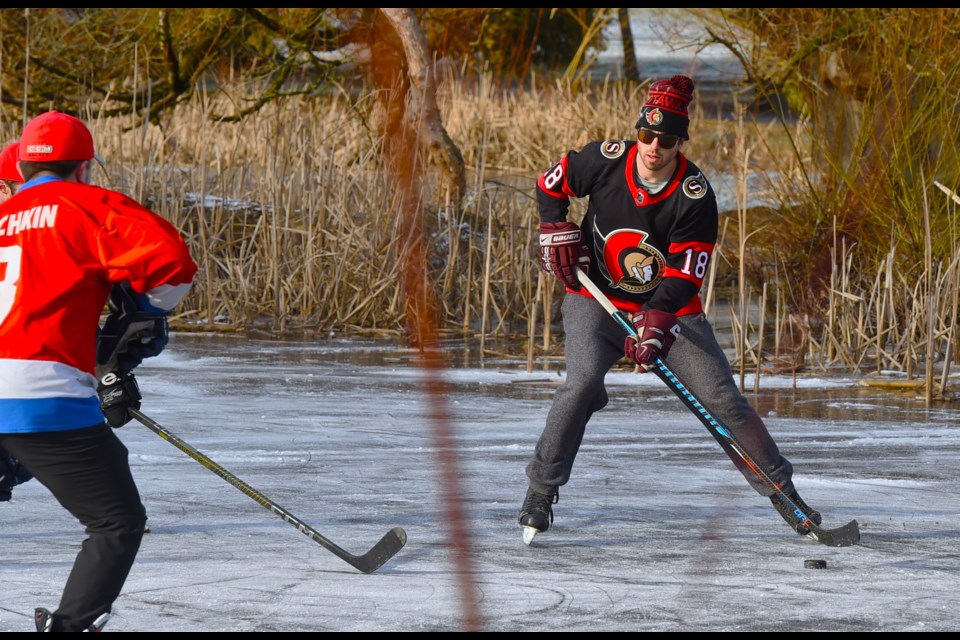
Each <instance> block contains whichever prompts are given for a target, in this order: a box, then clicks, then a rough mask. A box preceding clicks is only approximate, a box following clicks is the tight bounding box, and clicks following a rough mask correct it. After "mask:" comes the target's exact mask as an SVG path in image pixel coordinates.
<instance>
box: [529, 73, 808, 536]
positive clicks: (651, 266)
mask: <svg viewBox="0 0 960 640" xmlns="http://www.w3.org/2000/svg"><path fill="white" fill-rule="evenodd" d="M693 91H694V83H693V81H692V80H691V79H690V78H688V77H686V76H682V75H676V76H673V77H671V78H669V79H664V80H658V81H656V82H654V83H653V84H652V85H651V86H650V90H649V95H648V97H647V100H646V102H645V103H644V105H643V106H642V107H641V109H640V115H639V118H638V119H637V123H636V130H637V136H636V140H604V141H596V142H592V143H590V144H587V145H586V146H585V147H583V148H582V149H581V150H579V151H570V152H568V153H566V154H565V155H564V156H563V157H562V158H561V159H560V161H559V162H558V163H557V164H555V165H554V166H552V167H551V168H549V169H547V170H546V171H545V172H544V173H543V174H542V175H541V176H540V178H539V180H538V181H537V203H538V206H539V211H540V266H541V267H542V268H543V269H544V270H545V271H547V272H548V273H551V274H553V275H555V276H556V277H558V278H559V279H560V280H561V281H562V282H563V283H564V285H565V287H566V295H565V297H564V299H563V303H562V307H561V311H562V314H563V330H564V334H565V343H564V349H565V361H566V380H565V381H564V383H563V384H562V385H561V386H560V388H559V389H558V390H557V392H556V394H555V396H554V399H553V404H552V405H551V407H550V410H549V412H548V414H547V420H546V425H545V427H544V429H543V432H542V433H541V435H540V438H539V440H538V442H537V445H536V448H535V449H534V453H533V457H532V459H531V460H530V461H529V463H528V464H527V466H526V475H527V477H528V479H529V487H528V489H527V494H526V497H525V498H524V501H523V505H522V507H521V509H520V515H519V523H520V526H521V527H522V528H523V534H524V542H526V543H527V544H530V543H531V542H532V541H533V538H534V536H535V535H536V534H537V533H541V532H543V531H547V530H548V529H549V528H550V525H551V524H552V522H553V505H554V504H556V503H557V502H558V500H559V489H560V487H561V486H563V485H565V484H566V483H567V482H568V481H569V480H570V473H571V470H572V468H573V462H574V459H575V458H576V456H577V451H578V450H579V448H580V444H581V442H582V440H583V437H584V432H585V430H586V426H587V422H588V421H589V420H590V417H591V416H592V415H593V414H594V413H595V412H596V411H599V410H600V409H602V408H603V407H604V406H606V404H607V401H608V397H607V392H606V389H605V387H604V377H605V376H606V374H607V372H608V371H609V370H610V369H611V368H612V367H613V365H615V364H616V363H617V362H618V361H619V360H620V359H621V358H624V357H626V358H627V359H628V360H630V361H632V362H634V363H636V364H637V365H639V366H640V367H641V368H643V367H647V366H651V365H652V364H653V363H654V362H655V361H656V360H657V359H658V358H661V359H663V361H664V362H666V363H668V364H669V366H670V368H671V369H672V370H673V371H674V372H676V374H677V375H678V376H679V377H680V379H682V380H683V381H684V382H685V383H686V385H687V387H688V388H689V389H690V391H691V392H692V393H693V395H694V396H696V397H697V398H699V399H700V400H701V401H702V402H703V404H704V405H705V406H708V407H710V408H711V410H712V411H713V413H714V415H715V416H716V417H717V418H718V419H719V420H721V421H722V423H723V424H725V425H727V426H728V428H730V430H731V431H733V432H734V435H735V437H736V439H737V440H738V441H739V442H740V443H741V444H742V445H743V446H744V447H745V448H746V449H747V451H748V453H749V455H750V457H751V458H752V460H753V461H755V462H756V463H757V464H759V465H760V466H761V467H762V469H763V471H764V472H765V473H766V474H767V475H768V476H769V477H770V478H771V479H773V480H774V481H775V482H776V483H777V485H778V486H779V487H780V488H781V489H782V490H783V493H784V494H785V495H787V496H789V498H790V499H791V500H793V502H794V503H795V504H796V505H797V506H798V507H800V508H801V509H802V510H804V511H805V512H806V513H807V514H809V516H810V520H811V521H812V522H814V523H815V524H817V525H819V524H820V521H821V518H820V514H819V513H817V512H816V511H813V510H812V509H810V508H809V507H808V506H807V504H806V503H805V502H804V501H803V500H802V499H801V498H800V496H799V495H798V494H797V492H796V489H795V487H794V486H793V467H792V465H791V464H790V462H789V461H788V460H787V459H786V458H785V457H783V456H782V455H781V454H780V450H779V448H778V447H777V444H776V442H774V440H773V438H772V437H771V436H770V433H769V432H768V431H767V427H766V425H765V424H764V423H763V420H762V419H761V418H760V416H759V415H758V414H757V412H756V411H755V410H754V409H753V408H752V407H751V405H750V404H749V402H748V401H747V399H746V398H745V397H744V396H743V394H742V393H740V390H739V388H738V387H737V385H736V383H735V381H734V379H733V373H732V370H731V367H730V363H729V361H728V360H727V358H726V355H725V354H724V352H723V350H722V349H721V347H720V346H719V345H718V344H717V340H716V338H715V336H714V333H713V329H712V327H711V326H710V324H709V322H708V321H707V318H706V316H705V314H704V312H703V305H702V302H701V299H700V288H701V286H702V285H703V279H704V277H705V276H706V274H707V269H708V267H709V264H710V259H711V257H712V255H713V250H714V245H715V244H716V242H717V228H718V224H717V219H718V212H717V199H716V195H715V193H714V191H713V188H712V187H711V185H710V182H709V181H708V180H707V178H706V177H705V176H704V175H703V172H702V171H701V170H700V168H699V167H697V165H696V164H694V163H693V162H692V161H691V160H690V159H688V158H687V157H686V156H685V155H683V143H684V141H686V140H688V139H689V136H688V126H689V122H690V121H689V115H688V110H687V107H688V105H689V103H690V101H691V100H692V98H693ZM571 198H589V200H588V204H587V210H586V213H585V215H584V217H583V220H582V221H581V223H580V224H577V223H576V222H574V221H573V220H570V219H568V215H567V214H568V209H569V206H570V199H571ZM578 268H579V269H581V270H582V271H584V272H586V273H587V274H588V275H589V277H590V280H592V281H593V282H594V283H595V284H596V285H597V286H598V288H599V289H600V291H602V292H603V293H604V294H605V295H606V296H607V297H608V298H609V299H610V300H611V301H613V303H614V304H615V305H616V307H617V308H618V309H621V310H623V311H625V312H627V313H629V314H631V315H632V321H633V325H634V327H635V328H636V331H637V336H638V337H636V338H635V337H633V336H629V337H627V338H626V340H625V339H624V332H623V329H622V327H620V326H619V325H618V324H617V323H616V322H615V321H614V320H613V319H612V318H611V316H610V315H609V314H608V313H607V311H605V310H604V308H603V307H602V306H601V305H600V304H599V303H598V302H597V301H596V300H594V299H593V297H592V296H591V295H590V293H589V292H588V291H587V290H586V289H584V288H581V286H580V282H579V281H578V278H577V273H576V270H577V269H578ZM725 448H726V447H725ZM727 454H728V455H729V456H730V458H731V460H733V462H734V464H735V465H737V467H738V468H739V469H740V471H741V472H742V473H743V475H744V477H745V478H746V479H747V481H748V482H749V483H750V485H751V486H753V488H754V489H755V490H756V491H757V492H758V493H760V494H761V495H764V496H767V497H770V499H771V501H772V502H773V504H774V506H775V507H776V508H777V511H778V512H779V513H780V514H781V515H782V516H783V518H784V519H785V520H786V521H787V522H788V523H792V522H793V521H794V520H795V519H796V518H795V516H794V515H793V508H792V507H791V506H790V505H789V504H787V503H786V502H784V501H783V500H782V498H781V497H780V494H779V493H774V492H773V489H772V488H771V487H770V486H768V485H767V484H765V483H764V482H763V481H762V480H761V478H760V477H759V476H758V475H757V474H756V473H754V472H753V471H751V470H749V469H748V468H747V466H746V464H745V463H744V460H743V458H742V457H740V456H739V455H737V454H735V453H734V452H732V451H730V450H729V449H727ZM771 494H772V495H771ZM797 532H798V533H801V534H805V533H807V531H805V530H804V528H803V527H802V526H798V527H797Z"/></svg>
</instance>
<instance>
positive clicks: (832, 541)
mask: <svg viewBox="0 0 960 640" xmlns="http://www.w3.org/2000/svg"><path fill="white" fill-rule="evenodd" d="M807 537H808V538H812V539H814V540H816V541H817V542H819V543H820V544H825V545H827V546H828V547H852V546H853V545H855V544H858V543H859V542H860V524H859V523H858V522H857V521H856V520H851V521H850V522H848V523H847V524H845V525H843V526H842V527H837V528H836V529H822V528H820V527H818V526H816V525H813V526H812V527H810V531H809V532H808V533H807Z"/></svg>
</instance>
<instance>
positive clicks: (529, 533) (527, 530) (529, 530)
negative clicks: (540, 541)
mask: <svg viewBox="0 0 960 640" xmlns="http://www.w3.org/2000/svg"><path fill="white" fill-rule="evenodd" d="M538 533H540V530H539V529H535V528H533V527H523V543H524V544H526V545H529V544H530V543H531V542H533V539H534V538H535V537H536V536H537V534H538Z"/></svg>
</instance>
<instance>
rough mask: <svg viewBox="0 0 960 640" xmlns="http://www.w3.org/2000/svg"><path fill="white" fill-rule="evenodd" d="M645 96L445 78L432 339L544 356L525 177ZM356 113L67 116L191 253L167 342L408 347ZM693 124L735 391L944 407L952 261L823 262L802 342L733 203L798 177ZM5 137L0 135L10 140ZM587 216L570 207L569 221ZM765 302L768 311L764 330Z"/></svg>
mask: <svg viewBox="0 0 960 640" xmlns="http://www.w3.org/2000/svg"><path fill="white" fill-rule="evenodd" d="M641 97H642V92H641V91H640V88H639V87H637V86H636V85H633V84H630V83H613V82H608V83H600V84H596V85H593V86H592V87H591V88H590V89H589V90H582V89H578V90H574V89H573V88H571V87H570V86H565V85H563V84H559V83H558V84H556V85H553V86H548V87H539V88H533V87H530V88H526V89H514V90H511V91H503V90H500V89H498V88H497V87H495V86H494V84H493V83H490V82H488V81H485V79H484V78H482V77H481V78H480V79H479V80H478V81H476V82H474V83H470V84H468V83H465V82H458V81H455V80H454V79H453V78H451V77H447V78H445V79H444V81H443V82H442V83H441V95H440V96H439V103H440V108H441V113H442V114H443V118H444V124H445V126H446V128H447V131H448V132H449V134H450V136H451V138H452V139H453V140H454V142H455V143H456V144H457V145H459V147H460V149H461V151H462V153H463V157H464V160H465V163H466V166H467V167H468V168H469V173H470V177H469V179H468V181H467V184H468V185H469V193H468V194H467V197H466V198H465V199H464V201H463V202H464V205H463V207H462V208H461V209H459V210H454V209H452V208H451V206H450V205H449V203H447V202H446V201H445V200H444V198H443V197H442V196H441V197H440V198H439V201H438V202H432V203H431V202H430V201H429V199H428V200H427V206H426V207H425V209H424V211H425V216H426V218H427V219H426V221H425V222H426V228H427V230H428V233H429V243H430V247H429V256H428V262H429V269H430V270H431V272H432V273H431V274H430V276H431V278H432V280H433V282H434V283H435V286H436V288H437V295H438V299H439V300H440V301H441V306H442V309H441V318H440V322H441V323H442V327H441V330H442V332H443V334H444V335H448V336H454V335H461V336H474V337H477V338H479V339H480V340H481V341H485V340H488V339H489V340H498V341H507V342H512V343H513V344H514V345H516V344H520V345H521V346H520V347H519V348H518V349H517V350H516V353H515V354H514V355H516V356H517V357H518V358H525V359H526V361H527V367H528V368H532V366H533V362H534V361H535V360H537V359H542V358H551V357H554V356H556V355H557V354H558V346H559V341H560V338H561V337H562V336H561V335H560V332H559V303H560V300H561V298H562V296H561V295H560V291H561V290H560V287H559V284H558V283H557V282H556V281H555V280H554V279H552V278H544V276H543V274H542V273H540V271H539V269H538V267H537V263H536V254H535V251H534V245H535V243H536V229H537V228H536V219H537V210H536V201H535V197H534V184H535V180H536V177H537V175H538V173H539V172H540V171H542V170H544V169H545V168H547V167H548V166H550V165H551V164H552V163H553V162H555V161H556V160H557V159H558V158H559V157H560V155H561V154H562V153H564V152H566V151H567V150H569V149H574V148H578V147H579V146H581V145H583V144H585V143H586V142H588V141H590V140H593V139H602V138H621V137H624V138H629V137H631V136H632V135H633V129H632V126H633V118H634V115H635V112H636V110H637V108H638V105H639V104H640V102H641ZM356 108H357V105H356V103H355V102H354V101H352V100H350V99H348V98H347V97H346V96H344V95H340V94H334V95H328V96H324V97H322V98H321V97H314V98H311V99H306V98H290V99H287V100H283V101H278V102H276V103H274V104H271V105H269V106H267V107H266V108H264V109H263V110H262V111H261V112H259V113H257V114H254V115H252V116H250V117H248V118H247V119H245V120H243V121H242V122H239V123H229V122H213V121H211V114H213V113H230V111H231V109H232V103H231V99H230V96H229V92H226V91H225V92H222V93H218V94H214V95H199V96H197V98H196V99H194V100H192V101H191V102H189V103H187V104H183V105H181V106H180V107H178V108H177V109H176V110H175V111H174V112H173V113H172V115H171V116H170V117H169V118H168V119H167V120H166V121H165V122H164V124H163V125H162V126H158V125H151V124H145V125H141V126H136V127H134V126H131V122H130V121H127V120H121V119H114V120H106V119H102V118H99V117H98V113H97V109H96V108H95V107H93V106H92V107H91V108H90V110H89V112H88V113H84V114H81V115H82V116H83V117H84V118H85V120H86V121H87V122H88V123H89V124H90V125H91V128H92V130H93V133H94V137H95V140H96V142H97V146H98V151H99V152H100V154H101V155H103V156H104V157H106V158H107V160H108V178H107V177H102V179H101V182H103V183H104V184H105V185H107V186H111V187H113V188H115V189H118V190H121V191H123V192H125V193H128V194H130V195H131V196H132V197H134V198H136V199H137V200H139V201H141V202H143V203H145V204H146V205H147V206H149V207H151V208H152V209H154V210H155V211H157V212H158V213H160V214H161V215H162V216H164V217H165V218H167V219H168V220H170V221H171V222H172V223H173V224H175V225H176V226H177V227H178V228H179V229H180V230H181V231H182V232H183V234H184V235H185V237H186V238H187V239H188V241H189V243H190V245H191V247H192V249H193V252H194V255H195V257H196V259H197V262H198V264H199V265H200V273H199V275H198V277H197V281H196V284H195V286H194V288H193V289H192V291H191V293H190V294H189V296H188V298H187V299H186V300H185V301H184V302H183V303H182V304H181V305H180V307H179V308H178V310H177V315H176V317H175V318H174V319H173V320H174V326H175V327H178V328H180V329H182V330H188V329H190V330H205V329H206V330H213V329H215V330H236V331H256V332H258V335H273V336H292V337H295V336H301V337H317V336H330V335H351V336H387V337H389V336H399V335H400V334H401V333H402V332H403V331H404V326H405V318H404V305H403V300H402V297H403V294H402V291H401V290H400V288H399V286H398V283H399V281H400V273H399V271H398V264H399V263H400V260H399V257H400V256H399V255H398V251H401V250H402V244H401V242H400V240H401V238H402V237H403V229H399V228H398V221H399V217H398V215H397V213H396V212H395V211H392V210H390V206H391V205H390V204H389V203H392V202H395V199H394V185H393V178H394V176H393V175H392V172H391V167H390V166H389V165H388V164H386V163H385V162H384V160H383V158H382V154H381V142H382V141H381V140H380V139H378V138H377V137H376V136H375V135H373V134H372V133H371V131H370V130H369V129H368V128H366V127H365V126H364V119H363V118H360V117H357V111H356ZM703 113H704V112H703V110H702V108H701V106H700V105H694V112H693V118H692V124H691V140H690V141H689V143H688V144H687V145H686V146H685V153H687V155H689V156H690V157H691V158H692V159H694V161H695V162H697V163H698V164H699V165H700V166H701V167H702V168H703V169H704V170H705V172H706V174H707V177H708V179H712V178H711V177H712V176H719V175H721V174H722V173H723V172H725V171H729V169H730V167H733V168H734V171H735V173H736V175H735V176H734V178H735V180H734V184H735V185H736V189H737V193H736V201H737V211H736V212H732V213H733V214H735V215H728V216H725V217H724V218H723V220H722V232H721V237H720V241H719V243H718V246H717V251H716V259H715V260H714V263H713V265H712V266H711V271H710V274H709V278H708V282H707V286H706V288H705V291H704V298H705V300H706V302H707V310H708V313H709V314H710V315H711V318H712V319H713V320H714V322H715V323H720V324H726V322H725V321H724V318H723V317H722V314H719V313H718V312H717V309H718V308H720V309H723V308H728V309H730V319H729V325H730V327H731V328H732V330H733V331H732V333H733V338H732V342H733V344H732V345H729V346H730V348H731V350H732V352H733V353H734V354H735V355H734V357H733V358H732V359H733V363H734V367H735V368H737V369H739V371H740V372H741V385H742V384H743V380H744V377H743V376H744V373H745V372H746V369H747V366H748V365H749V366H750V368H751V369H753V370H754V371H755V372H756V373H757V374H760V373H762V372H768V371H773V372H778V371H784V370H786V371H790V372H792V373H793V374H794V375H795V374H796V373H797V371H798V370H802V369H804V368H810V367H817V368H819V369H820V370H831V369H841V370H844V371H850V372H870V371H872V372H873V373H874V375H878V374H886V373H887V372H889V371H896V372H900V373H902V374H904V375H906V376H907V377H912V376H914V375H915V372H917V371H920V372H922V375H923V376H924V378H925V380H926V384H925V388H926V393H927V394H928V396H929V397H935V396H940V397H942V396H944V395H946V394H947V392H948V391H947V390H948V382H949V373H950V370H951V366H952V363H953V358H954V357H955V354H956V353H957V351H958V349H957V340H958V336H957V332H956V331H955V329H954V328H955V326H956V322H957V315H958V296H960V294H958V291H960V274H958V271H960V267H958V264H957V261H956V260H950V261H948V262H941V261H937V260H936V259H934V258H933V257H932V256H931V257H930V258H929V260H928V261H927V263H926V264H924V265H922V267H923V273H909V274H908V273H905V272H901V271H899V270H898V267H900V266H901V265H898V264H897V263H896V256H895V254H896V251H897V242H898V240H897V238H896V237H892V238H891V245H890V247H889V256H888V259H887V260H886V264H887V268H886V269H884V270H878V271H877V272H875V273H873V272H871V273H865V272H863V271H861V270H858V269H857V265H858V264H859V262H858V252H860V251H862V250H863V248H862V247H850V246H846V245H841V246H836V247H834V254H835V255H834V260H833V267H832V273H830V274H829V277H830V295H829V298H828V304H827V305H826V307H825V308H824V309H823V313H824V316H823V318H822V320H823V323H822V327H823V328H822V330H820V331H819V332H817V331H814V330H812V329H811V327H812V326H816V323H811V322H808V320H809V319H808V318H807V319H805V318H804V317H802V316H800V315H799V314H796V313H793V312H792V311H791V310H790V308H789V301H790V300H792V295H791V292H792V288H793V287H795V286H797V284H796V282H793V281H792V280H791V274H790V273H786V272H785V271H784V270H783V269H781V268H780V265H779V264H778V263H777V258H776V251H775V250H774V251H772V252H771V251H769V250H766V251H764V248H765V247H766V248H767V249H768V248H769V245H770V244H771V241H770V238H771V237H774V236H771V233H776V231H771V230H769V229H768V227H770V226H772V227H774V228H776V227H778V226H779V227H781V228H780V231H779V232H782V231H783V229H782V227H783V226H784V225H782V224H779V225H778V224H777V223H778V221H777V220H776V217H775V216H776V214H775V213H774V214H771V213H770V212H769V211H768V212H767V213H766V214H765V215H764V216H761V217H755V216H756V215H757V213H756V211H755V210H754V209H751V208H750V207H748V205H747V202H748V200H749V198H750V196H751V194H750V193H748V190H749V186H748V181H747V176H748V174H753V173H757V172H760V173H763V172H768V171H770V170H771V168H772V169H775V170H776V171H775V174H776V175H777V176H778V177H779V179H781V180H783V183H780V184H779V186H778V184H776V183H775V182H774V183H772V184H771V186H770V187H769V188H770V189H772V190H774V191H776V190H777V189H778V188H779V189H781V192H780V193H781V195H783V194H784V193H786V192H787V191H788V189H789V186H785V184H786V183H789V181H790V180H791V174H792V173H793V172H794V171H795V170H796V169H795V165H794V164H793V161H792V160H790V159H789V158H790V156H789V154H786V155H785V156H783V157H778V156H777V155H776V148H775V146H771V144H770V142H771V135H770V130H769V127H767V126H766V125H764V124H762V123H759V122H751V121H749V119H746V118H745V117H744V116H743V114H742V113H741V116H740V117H739V118H738V121H737V122H735V123H733V124H731V123H730V122H724V121H722V120H715V119H714V120H711V119H709V118H707V117H704V116H703ZM17 124H18V123H12V122H0V132H2V133H3V134H4V138H5V139H13V138H14V137H16V126H17ZM761 142H762V144H761ZM794 143H795V140H793V141H791V144H794ZM785 158H786V159H785ZM714 184H715V186H716V184H717V183H716V182H715V181H714ZM783 197H784V198H787V197H788V196H787V195H783ZM584 204H585V203H580V202H576V201H575V202H574V204H573V206H572V208H571V215H572V217H573V218H574V219H575V220H579V216H581V215H582V213H583V211H584ZM771 215H773V217H772V218H771V217H770V216H771ZM951 215H952V214H951ZM771 222H773V224H772V225H771V224H770V223H771ZM728 227H731V228H730V229H729V231H728ZM926 233H927V235H928V236H929V234H930V231H929V229H927V230H926ZM956 242H957V240H956V239H955V240H954V244H956ZM761 272H762V273H763V274H764V275H763V276H762V277H758V276H757V275H756V274H757V273H761ZM770 274H772V275H770ZM758 292H761V293H758ZM767 300H773V301H775V303H774V304H773V305H772V306H773V307H774V310H775V313H774V316H775V317H774V318H773V321H772V322H771V321H770V320H769V319H768V318H766V317H765V316H766V313H767V307H768V306H769V305H768V304H767V303H766V301H767ZM757 301H759V302H757ZM764 333H766V334H767V337H765V336H764ZM769 336H772V339H771V338H770V337H769ZM485 346H486V345H485ZM938 365H939V368H940V371H941V374H940V379H939V381H936V380H935V379H934V377H935V374H936V371H937V366H938Z"/></svg>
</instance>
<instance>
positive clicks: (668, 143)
mask: <svg viewBox="0 0 960 640" xmlns="http://www.w3.org/2000/svg"><path fill="white" fill-rule="evenodd" d="M637 138H638V139H639V140H640V142H642V143H643V144H653V141H654V140H657V139H659V140H660V148H661V149H673V148H674V147H675V146H677V143H678V142H679V141H680V136H675V135H673V134H670V133H657V132H656V131H651V130H650V129H637Z"/></svg>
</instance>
